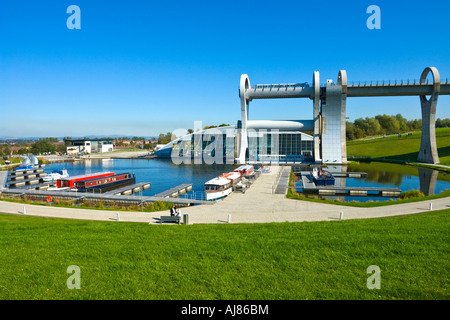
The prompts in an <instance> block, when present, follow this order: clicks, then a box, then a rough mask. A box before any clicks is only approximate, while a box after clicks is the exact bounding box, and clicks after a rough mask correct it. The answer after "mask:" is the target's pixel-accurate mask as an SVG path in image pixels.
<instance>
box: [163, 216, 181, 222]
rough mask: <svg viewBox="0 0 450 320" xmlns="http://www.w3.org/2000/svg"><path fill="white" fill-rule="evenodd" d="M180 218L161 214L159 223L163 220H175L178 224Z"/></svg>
mask: <svg viewBox="0 0 450 320" xmlns="http://www.w3.org/2000/svg"><path fill="white" fill-rule="evenodd" d="M180 220H181V217H178V216H161V217H160V218H159V223H160V224H161V223H163V222H177V223H178V224H180Z"/></svg>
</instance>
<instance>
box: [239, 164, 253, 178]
mask: <svg viewBox="0 0 450 320" xmlns="http://www.w3.org/2000/svg"><path fill="white" fill-rule="evenodd" d="M234 172H240V173H241V175H242V176H243V177H244V178H249V177H251V176H252V175H254V174H255V168H254V167H253V166H252V165H250V164H247V165H243V166H240V167H239V168H236V169H234Z"/></svg>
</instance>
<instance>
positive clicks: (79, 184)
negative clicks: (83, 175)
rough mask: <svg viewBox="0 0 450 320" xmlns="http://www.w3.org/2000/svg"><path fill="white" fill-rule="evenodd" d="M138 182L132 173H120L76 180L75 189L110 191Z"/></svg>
mask: <svg viewBox="0 0 450 320" xmlns="http://www.w3.org/2000/svg"><path fill="white" fill-rule="evenodd" d="M135 182H136V177H135V176H134V174H132V173H120V174H115V175H112V176H107V177H102V178H95V179H89V180H81V181H76V182H75V189H77V191H81V192H85V191H87V192H89V191H92V192H94V191H101V192H105V191H109V190H113V189H117V188H119V187H124V186H127V185H130V184H133V183H135Z"/></svg>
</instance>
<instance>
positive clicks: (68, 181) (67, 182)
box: [56, 172, 115, 188]
mask: <svg viewBox="0 0 450 320" xmlns="http://www.w3.org/2000/svg"><path fill="white" fill-rule="evenodd" d="M114 174H115V173H114V172H97V173H90V174H83V175H78V176H72V177H66V178H59V179H57V180H56V187H57V188H74V187H75V182H77V181H83V180H89V179H95V178H104V177H109V176H112V175H114Z"/></svg>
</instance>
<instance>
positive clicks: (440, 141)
mask: <svg viewBox="0 0 450 320" xmlns="http://www.w3.org/2000/svg"><path fill="white" fill-rule="evenodd" d="M420 138H421V132H414V133H413V134H412V136H406V135H405V134H403V135H402V136H401V137H398V136H397V135H395V136H390V137H386V138H383V137H376V138H370V139H367V138H366V139H361V140H354V141H348V142H347V155H348V156H349V157H370V158H387V159H392V160H404V161H417V156H418V153H419V149H420ZM436 143H437V148H438V154H439V159H440V163H441V164H445V165H450V128H437V129H436Z"/></svg>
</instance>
